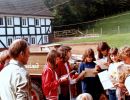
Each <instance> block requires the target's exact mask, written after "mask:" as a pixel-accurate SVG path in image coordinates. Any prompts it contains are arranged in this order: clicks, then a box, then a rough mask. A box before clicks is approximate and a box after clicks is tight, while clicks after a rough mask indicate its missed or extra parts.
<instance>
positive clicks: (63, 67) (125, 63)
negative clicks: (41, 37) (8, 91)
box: [42, 42, 130, 100]
mask: <svg viewBox="0 0 130 100" xmlns="http://www.w3.org/2000/svg"><path fill="white" fill-rule="evenodd" d="M97 52H98V53H97V55H95V53H94V50H93V49H91V48H89V49H86V50H85V52H84V54H83V57H82V61H81V62H80V64H79V66H78V69H77V70H78V74H72V73H71V71H72V70H73V69H72V67H71V66H70V64H69V59H70V57H71V47H68V46H60V47H59V48H58V49H57V50H52V51H50V53H49V54H48V55H49V56H48V57H47V65H46V67H44V70H43V74H42V88H43V92H44V95H45V96H46V98H53V100H58V99H59V100H72V98H73V97H72V96H73V95H74V94H75V93H80V92H79V90H78V89H79V88H80V89H81V93H89V94H90V95H91V96H92V98H93V100H101V99H102V100H105V99H104V98H103V97H104V96H102V95H106V94H107V95H108V96H106V97H108V98H109V100H129V99H130V98H129V93H128V91H127V89H126V88H125V79H126V78H127V77H128V76H129V73H130V72H129V71H130V70H129V66H130V47H124V48H122V49H121V50H118V49H117V48H110V46H109V45H108V44H107V43H106V42H101V43H99V44H98V46H97ZM99 59H106V60H107V61H106V62H104V65H105V66H107V68H106V69H102V66H101V65H97V64H96V63H95V61H96V60H99ZM88 69H93V74H94V75H95V76H88V77H87V76H86V75H87V71H86V70H88ZM104 70H108V72H109V77H110V80H111V81H112V83H113V85H114V87H112V88H110V89H108V90H107V92H106V90H104V89H103V87H102V84H101V82H100V80H99V77H98V73H100V72H102V71H104ZM75 83H78V89H77V90H76V89H75V88H74V87H76V86H77V85H75ZM59 94H60V95H59ZM108 98H107V99H108Z"/></svg>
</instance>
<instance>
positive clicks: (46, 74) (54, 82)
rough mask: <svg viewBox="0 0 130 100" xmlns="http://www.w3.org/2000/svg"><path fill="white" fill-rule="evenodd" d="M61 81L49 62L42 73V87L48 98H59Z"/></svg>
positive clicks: (54, 99)
mask: <svg viewBox="0 0 130 100" xmlns="http://www.w3.org/2000/svg"><path fill="white" fill-rule="evenodd" d="M59 84H60V81H59V80H58V79H57V78H56V72H55V71H54V70H53V69H52V68H51V66H50V65H49V64H48V65H46V66H45V67H44V70H43V73H42V89H43V93H44V95H45V97H46V98H48V99H49V100H58V87H59Z"/></svg>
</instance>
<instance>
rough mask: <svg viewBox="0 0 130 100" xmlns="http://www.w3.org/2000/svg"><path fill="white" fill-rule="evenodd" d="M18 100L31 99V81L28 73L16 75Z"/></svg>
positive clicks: (20, 72) (22, 72) (23, 72)
mask: <svg viewBox="0 0 130 100" xmlns="http://www.w3.org/2000/svg"><path fill="white" fill-rule="evenodd" d="M14 77H16V80H15V85H16V89H15V91H16V100H29V99H30V84H31V83H30V80H29V75H28V73H27V72H26V71H23V70H20V71H19V73H17V74H16V76H14Z"/></svg>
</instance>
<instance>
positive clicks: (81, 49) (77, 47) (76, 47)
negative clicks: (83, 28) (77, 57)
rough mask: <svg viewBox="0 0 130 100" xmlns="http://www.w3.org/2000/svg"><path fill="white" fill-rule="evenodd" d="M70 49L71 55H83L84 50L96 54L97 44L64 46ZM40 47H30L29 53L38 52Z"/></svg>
mask: <svg viewBox="0 0 130 100" xmlns="http://www.w3.org/2000/svg"><path fill="white" fill-rule="evenodd" d="M64 45H67V46H70V47H71V48H72V53H73V54H83V53H84V51H85V49H87V48H92V49H93V50H94V51H95V52H96V48H97V43H80V44H64ZM40 47H41V46H38V45H32V46H30V50H31V52H40V51H41V48H40Z"/></svg>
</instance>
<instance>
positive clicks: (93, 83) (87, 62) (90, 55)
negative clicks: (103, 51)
mask: <svg viewBox="0 0 130 100" xmlns="http://www.w3.org/2000/svg"><path fill="white" fill-rule="evenodd" d="M94 60H95V56H94V51H93V50H92V49H91V48H89V49H87V50H85V53H84V55H83V60H82V62H81V63H80V65H79V69H78V72H79V73H82V71H85V70H86V68H88V69H95V68H96V67H95V66H96V64H95V63H94V62H93V61H94ZM96 74H97V73H95V75H96ZM81 88H82V93H90V94H91V95H92V97H93V99H94V100H99V96H100V93H99V91H98V90H99V88H100V87H99V80H98V78H97V76H96V77H85V78H84V79H83V80H81Z"/></svg>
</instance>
